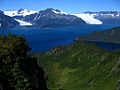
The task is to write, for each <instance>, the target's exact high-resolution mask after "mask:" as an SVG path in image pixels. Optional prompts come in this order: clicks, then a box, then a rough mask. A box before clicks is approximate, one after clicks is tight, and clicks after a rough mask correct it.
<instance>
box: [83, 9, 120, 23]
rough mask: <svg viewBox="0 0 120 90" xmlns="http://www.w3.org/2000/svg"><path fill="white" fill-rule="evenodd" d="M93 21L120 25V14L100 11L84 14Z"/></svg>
mask: <svg viewBox="0 0 120 90" xmlns="http://www.w3.org/2000/svg"><path fill="white" fill-rule="evenodd" d="M84 14H89V15H91V16H92V17H94V18H95V19H98V20H100V21H101V22H102V24H120V12H118V11H101V12H84Z"/></svg>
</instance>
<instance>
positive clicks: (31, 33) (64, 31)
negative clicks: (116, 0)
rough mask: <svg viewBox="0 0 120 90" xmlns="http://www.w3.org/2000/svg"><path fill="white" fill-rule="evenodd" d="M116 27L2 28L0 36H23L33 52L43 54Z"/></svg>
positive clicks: (113, 47) (111, 47) (114, 47)
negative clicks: (84, 36)
mask: <svg viewBox="0 0 120 90" xmlns="http://www.w3.org/2000/svg"><path fill="white" fill-rule="evenodd" d="M116 26H117V25H85V26H67V27H55V28H32V27H31V28H30V27H29V28H27V27H19V28H18V27H17V28H6V29H5V28H4V29H0V34H2V33H4V34H8V33H13V34H17V35H23V36H24V37H25V38H26V39H27V41H28V43H29V46H30V47H31V48H32V51H33V52H36V51H38V52H44V51H48V50H50V49H52V48H54V47H57V46H60V45H67V44H70V43H73V42H74V41H73V40H74V39H75V38H76V37H79V36H83V35H87V34H90V33H92V32H95V31H103V30H107V29H110V28H113V27H116ZM96 45H98V46H99V47H102V48H105V49H108V50H113V49H117V48H120V45H115V44H107V43H97V44H96Z"/></svg>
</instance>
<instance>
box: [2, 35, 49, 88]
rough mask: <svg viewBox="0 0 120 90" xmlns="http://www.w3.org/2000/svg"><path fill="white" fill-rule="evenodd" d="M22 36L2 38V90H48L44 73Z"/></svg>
mask: <svg viewBox="0 0 120 90" xmlns="http://www.w3.org/2000/svg"><path fill="white" fill-rule="evenodd" d="M29 50H30V48H29V46H28V44H27V43H26V40H25V39H24V38H23V37H21V36H15V35H8V36H3V35H1V36H0V90H47V89H46V88H47V86H46V83H45V80H44V71H43V69H42V68H40V67H39V66H38V64H37V60H36V58H34V57H30V56H28V55H27V53H28V51H29Z"/></svg>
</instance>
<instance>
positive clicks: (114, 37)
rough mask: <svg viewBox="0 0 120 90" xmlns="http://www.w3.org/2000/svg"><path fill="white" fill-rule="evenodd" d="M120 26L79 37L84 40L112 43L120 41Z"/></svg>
mask: <svg viewBox="0 0 120 90" xmlns="http://www.w3.org/2000/svg"><path fill="white" fill-rule="evenodd" d="M119 38H120V27H116V28H113V29H110V30H105V31H98V32H95V33H92V34H90V35H87V36H85V37H80V38H79V39H84V40H89V41H90V40H95V41H102V42H112V43H120V39H119Z"/></svg>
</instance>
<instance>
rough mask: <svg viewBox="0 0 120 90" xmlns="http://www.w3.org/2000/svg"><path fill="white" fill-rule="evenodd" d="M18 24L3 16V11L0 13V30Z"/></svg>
mask: <svg viewBox="0 0 120 90" xmlns="http://www.w3.org/2000/svg"><path fill="white" fill-rule="evenodd" d="M18 25H19V23H18V22H17V21H16V20H14V18H12V17H10V16H7V15H4V13H3V11H0V28H1V27H14V26H18Z"/></svg>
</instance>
